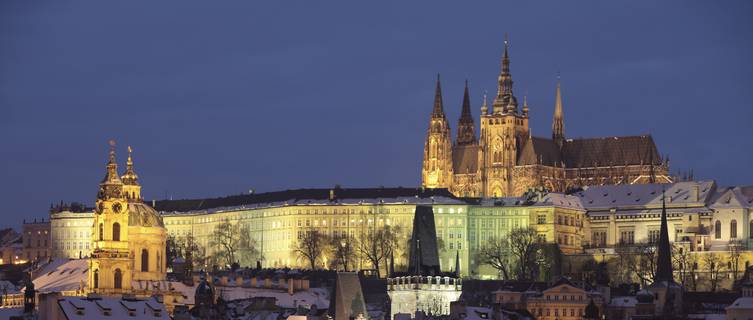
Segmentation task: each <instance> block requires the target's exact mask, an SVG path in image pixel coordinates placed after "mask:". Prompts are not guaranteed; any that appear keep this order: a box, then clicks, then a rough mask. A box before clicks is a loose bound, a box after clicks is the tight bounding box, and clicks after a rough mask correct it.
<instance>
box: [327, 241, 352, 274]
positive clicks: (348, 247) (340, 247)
mask: <svg viewBox="0 0 753 320" xmlns="http://www.w3.org/2000/svg"><path fill="white" fill-rule="evenodd" d="M328 247H329V250H330V251H331V256H332V260H331V261H330V268H331V269H335V270H343V271H348V270H349V269H348V266H351V265H354V263H355V260H356V257H355V251H356V248H355V247H356V239H355V238H353V237H352V236H350V235H342V236H338V237H330V238H329V243H328Z"/></svg>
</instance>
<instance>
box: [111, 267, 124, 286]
mask: <svg viewBox="0 0 753 320" xmlns="http://www.w3.org/2000/svg"><path fill="white" fill-rule="evenodd" d="M113 278H114V280H115V289H122V288H123V273H122V272H120V269H115V276H114V277H113Z"/></svg>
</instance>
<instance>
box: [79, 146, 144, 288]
mask: <svg viewBox="0 0 753 320" xmlns="http://www.w3.org/2000/svg"><path fill="white" fill-rule="evenodd" d="M127 230H128V198H126V195H125V192H124V187H123V181H122V180H121V179H120V178H119V177H118V164H117V162H116V161H115V142H114V141H110V157H109V160H108V162H107V172H106V173H105V178H104V179H103V180H102V182H101V183H100V184H99V192H98V193H97V201H96V208H95V213H94V224H93V226H92V244H93V248H92V249H93V251H92V259H91V267H90V269H89V270H90V272H89V288H90V290H92V291H94V292H99V293H105V294H118V293H122V292H127V291H128V290H130V288H131V270H132V267H133V266H132V261H131V256H130V253H129V250H128V249H129V248H128V232H127Z"/></svg>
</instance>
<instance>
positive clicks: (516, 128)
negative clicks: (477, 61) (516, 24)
mask: <svg viewBox="0 0 753 320" xmlns="http://www.w3.org/2000/svg"><path fill="white" fill-rule="evenodd" d="M512 84H513V81H512V75H511V74H510V55H509V41H507V39H505V47H504V53H503V56H502V71H501V72H500V75H499V78H498V83H497V96H496V97H495V98H494V103H493V104H492V112H491V113H490V114H489V113H487V112H488V108H487V107H486V102H484V106H482V108H481V121H480V122H481V138H480V139H479V144H480V151H479V168H481V184H482V196H484V197H503V196H509V195H512V193H513V184H512V183H513V182H512V175H513V168H514V166H515V165H516V162H517V150H518V146H519V144H520V142H521V141H522V139H524V138H525V137H527V136H528V110H527V109H528V108H527V105H526V110H525V113H520V112H519V110H518V101H517V98H516V97H515V95H514V94H513V90H512Z"/></svg>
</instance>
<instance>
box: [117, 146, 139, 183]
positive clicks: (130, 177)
mask: <svg viewBox="0 0 753 320" xmlns="http://www.w3.org/2000/svg"><path fill="white" fill-rule="evenodd" d="M131 153H133V148H131V146H128V160H126V171H125V173H124V174H123V176H121V177H120V179H121V180H122V181H123V184H127V185H138V184H139V182H138V180H139V176H138V175H137V174H136V172H135V171H134V170H133V158H132V157H131Z"/></svg>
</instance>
